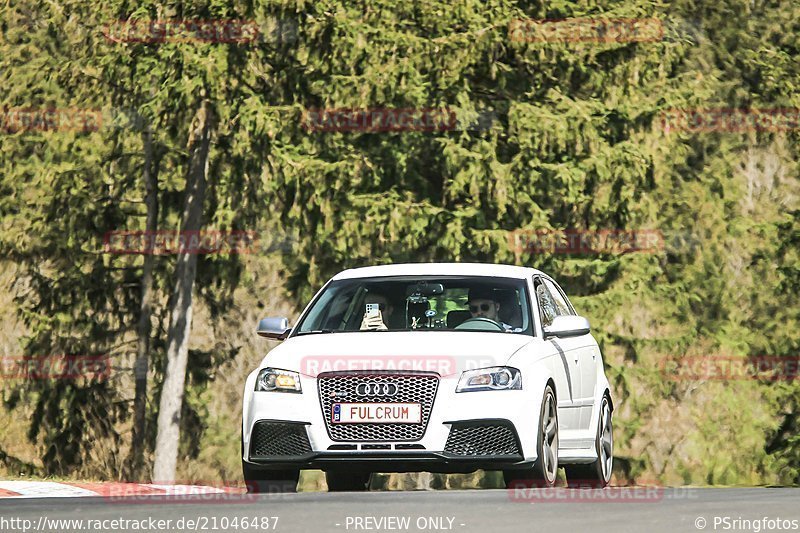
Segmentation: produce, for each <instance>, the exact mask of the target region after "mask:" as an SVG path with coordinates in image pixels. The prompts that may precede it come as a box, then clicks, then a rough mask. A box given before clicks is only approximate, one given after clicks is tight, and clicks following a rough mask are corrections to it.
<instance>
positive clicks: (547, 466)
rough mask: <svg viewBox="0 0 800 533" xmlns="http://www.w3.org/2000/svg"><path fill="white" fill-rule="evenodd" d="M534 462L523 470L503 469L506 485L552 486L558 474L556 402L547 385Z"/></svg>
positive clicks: (509, 486) (550, 388)
mask: <svg viewBox="0 0 800 533" xmlns="http://www.w3.org/2000/svg"><path fill="white" fill-rule="evenodd" d="M536 457H537V459H536V462H535V463H534V464H533V466H532V467H531V468H528V469H525V470H503V478H504V479H505V482H506V487H508V488H513V487H515V486H517V487H520V486H525V487H530V486H531V485H532V484H534V485H536V486H541V487H552V486H554V485H555V484H556V477H557V475H558V404H557V403H556V395H555V392H553V388H552V387H551V386H550V385H547V386H546V387H545V388H544V394H543V395H542V406H541V408H540V410H539V430H538V431H537V437H536Z"/></svg>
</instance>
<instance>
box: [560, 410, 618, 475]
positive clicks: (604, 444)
mask: <svg viewBox="0 0 800 533" xmlns="http://www.w3.org/2000/svg"><path fill="white" fill-rule="evenodd" d="M594 449H595V451H596V452H597V460H596V461H594V462H593V463H589V464H586V465H567V466H564V470H565V471H566V474H567V485H568V486H570V487H593V488H603V487H605V486H606V485H608V483H609V482H610V481H611V467H612V466H613V461H614V433H613V425H612V423H611V402H610V401H609V399H608V396H603V400H602V401H601V402H600V415H599V416H598V417H597V431H596V432H595V438H594Z"/></svg>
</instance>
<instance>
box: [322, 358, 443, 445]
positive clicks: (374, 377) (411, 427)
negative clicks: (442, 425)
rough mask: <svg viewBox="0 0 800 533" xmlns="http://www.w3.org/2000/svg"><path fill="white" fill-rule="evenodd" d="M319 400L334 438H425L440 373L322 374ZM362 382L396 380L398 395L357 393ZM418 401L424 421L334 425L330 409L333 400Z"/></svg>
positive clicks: (362, 401)
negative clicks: (416, 422) (363, 394)
mask: <svg viewBox="0 0 800 533" xmlns="http://www.w3.org/2000/svg"><path fill="white" fill-rule="evenodd" d="M317 383H318V386H319V402H320V405H321V407H322V417H323V418H324V419H325V425H326V427H327V428H328V435H330V437H331V440H335V441H350V442H353V441H357V442H361V441H389V442H395V441H415V440H419V439H421V438H422V436H423V435H424V434H425V428H427V427H428V420H429V419H430V416H431V411H432V410H433V400H434V398H435V397H436V390H437V389H438V388H439V376H438V375H436V374H434V373H432V372H404V371H398V372H388V371H387V372H374V371H363V372H346V373H337V372H329V373H325V374H320V375H319V378H318V379H317ZM359 383H377V384H384V383H393V384H395V385H397V394H396V395H394V396H391V397H386V396H357V395H356V385H358V384H359ZM351 402H358V403H419V404H421V406H422V423H421V424H371V423H365V424H358V423H356V424H334V423H332V422H331V410H332V409H333V404H334V403H351Z"/></svg>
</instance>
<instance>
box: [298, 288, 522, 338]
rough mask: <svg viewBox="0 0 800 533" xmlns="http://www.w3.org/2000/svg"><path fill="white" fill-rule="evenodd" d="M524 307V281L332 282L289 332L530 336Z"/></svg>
mask: <svg viewBox="0 0 800 533" xmlns="http://www.w3.org/2000/svg"><path fill="white" fill-rule="evenodd" d="M471 298H472V300H471ZM528 301H529V298H528V293H527V289H526V284H525V281H524V280H521V279H512V278H499V277H488V276H459V277H456V276H443V277H433V276H416V277H404V276H389V277H381V278H357V279H346V280H336V281H332V282H331V283H329V284H328V285H327V286H326V287H325V289H324V290H323V291H322V293H321V294H320V295H319V296H318V297H317V299H316V300H315V301H314V302H313V303H312V305H311V306H310V307H309V310H308V312H307V313H306V314H305V316H304V317H302V318H301V319H300V322H299V324H298V327H297V328H296V329H295V331H296V332H297V333H298V334H302V333H305V332H325V331H332V332H336V331H353V332H355V331H375V330H382V331H387V330H388V331H409V330H411V331H417V330H436V329H447V330H459V331H470V330H471V331H494V332H505V333H526V334H528V335H532V334H533V326H532V321H531V317H530V307H529V305H528ZM368 305H369V307H367V306H368ZM376 306H377V307H378V309H379V310H380V314H379V316H378V317H375V316H370V313H373V314H377V311H375V307H376ZM369 310H371V311H369Z"/></svg>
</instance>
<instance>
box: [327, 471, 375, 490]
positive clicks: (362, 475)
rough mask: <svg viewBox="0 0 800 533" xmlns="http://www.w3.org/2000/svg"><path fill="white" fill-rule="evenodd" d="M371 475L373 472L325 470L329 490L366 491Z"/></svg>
mask: <svg viewBox="0 0 800 533" xmlns="http://www.w3.org/2000/svg"><path fill="white" fill-rule="evenodd" d="M371 476H372V473H371V472H342V471H341V470H333V471H329V472H325V479H326V481H327V482H328V492H345V491H348V492H357V491H365V490H367V487H368V486H369V481H370V478H371Z"/></svg>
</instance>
